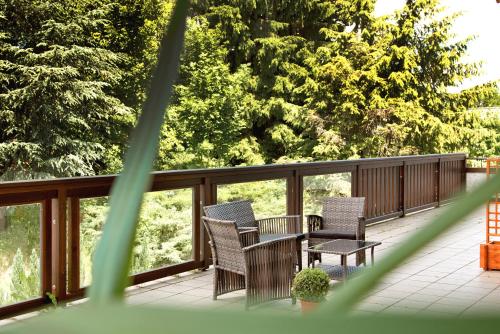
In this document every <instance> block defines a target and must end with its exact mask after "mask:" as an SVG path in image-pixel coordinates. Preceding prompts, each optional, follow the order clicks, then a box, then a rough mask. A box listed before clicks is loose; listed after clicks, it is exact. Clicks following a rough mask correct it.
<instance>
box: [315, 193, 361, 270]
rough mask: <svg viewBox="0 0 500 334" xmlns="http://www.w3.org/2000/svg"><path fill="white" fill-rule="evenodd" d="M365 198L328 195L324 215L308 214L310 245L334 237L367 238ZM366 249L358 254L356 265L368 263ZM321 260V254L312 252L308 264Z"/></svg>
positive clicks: (324, 204) (324, 205)
mask: <svg viewBox="0 0 500 334" xmlns="http://www.w3.org/2000/svg"><path fill="white" fill-rule="evenodd" d="M364 212H365V198H364V197H328V198H325V199H324V202H323V213H322V216H318V215H308V216H307V227H308V230H309V234H308V247H312V246H315V245H318V244H320V243H323V242H326V241H328V240H333V239H351V240H365V218H364ZM365 258H366V256H365V251H364V250H363V251H360V252H359V253H357V254H356V265H358V266H359V265H360V264H361V263H363V264H366V261H365ZM315 260H319V261H320V262H321V254H319V253H310V255H309V256H308V258H307V265H308V266H309V265H310V264H311V263H312V261H315Z"/></svg>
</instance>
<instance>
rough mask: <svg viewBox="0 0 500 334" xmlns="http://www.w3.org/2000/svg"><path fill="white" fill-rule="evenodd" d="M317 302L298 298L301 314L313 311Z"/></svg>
mask: <svg viewBox="0 0 500 334" xmlns="http://www.w3.org/2000/svg"><path fill="white" fill-rule="evenodd" d="M318 305H319V303H316V302H310V301H307V300H300V306H301V308H302V314H307V313H310V312H312V311H314V310H315V309H316V308H317V307H318Z"/></svg>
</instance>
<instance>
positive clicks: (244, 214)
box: [203, 200, 305, 271]
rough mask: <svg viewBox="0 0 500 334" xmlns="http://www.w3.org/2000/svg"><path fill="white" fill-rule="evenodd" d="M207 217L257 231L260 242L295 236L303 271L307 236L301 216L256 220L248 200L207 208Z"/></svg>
mask: <svg viewBox="0 0 500 334" xmlns="http://www.w3.org/2000/svg"><path fill="white" fill-rule="evenodd" d="M203 210H204V211H205V216H207V217H209V218H212V219H218V220H227V221H235V222H236V225H237V227H238V229H240V230H243V229H257V230H258V232H259V233H258V236H259V241H261V242H262V241H269V240H275V239H280V238H284V237H290V236H293V237H294V238H295V246H296V252H297V265H298V270H299V271H300V270H302V240H304V239H305V234H304V233H302V231H301V227H300V216H279V217H270V218H264V219H255V215H254V212H253V209H252V203H251V202H250V201H248V200H243V201H234V202H227V203H222V204H215V205H209V206H205V207H204V208H203Z"/></svg>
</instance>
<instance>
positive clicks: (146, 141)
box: [89, 0, 189, 302]
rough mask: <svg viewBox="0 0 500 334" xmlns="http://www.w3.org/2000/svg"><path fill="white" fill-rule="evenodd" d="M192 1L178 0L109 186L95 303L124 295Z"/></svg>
mask: <svg viewBox="0 0 500 334" xmlns="http://www.w3.org/2000/svg"><path fill="white" fill-rule="evenodd" d="M188 6H189V1H187V0H178V1H177V3H176V6H175V9H174V11H173V13H172V16H171V19H170V24H169V27H168V32H167V34H166V35H165V37H164V39H163V41H162V46H161V49H160V57H159V60H158V66H157V68H156V71H155V73H154V75H153V79H152V82H151V88H150V92H149V94H148V98H147V100H146V102H145V104H144V110H143V113H142V114H141V116H140V118H139V123H138V124H137V127H136V129H135V130H134V132H133V134H132V138H131V140H130V150H129V151H128V153H127V156H126V158H125V167H124V171H123V173H122V174H121V175H120V176H119V177H118V178H117V180H116V181H115V183H114V184H113V188H112V190H111V198H110V211H109V214H108V217H107V220H106V223H105V225H104V232H103V235H102V239H101V241H100V243H99V245H98V247H97V249H96V253H95V262H94V267H93V273H92V276H93V284H92V286H91V287H90V289H89V297H90V299H91V300H92V301H93V302H103V301H109V300H110V299H116V298H121V297H122V296H123V291H124V289H125V286H126V285H127V274H128V269H129V265H130V258H131V254H132V248H133V240H134V236H135V231H136V228H137V218H138V215H139V209H140V205H141V202H142V198H143V193H144V192H145V191H146V190H147V189H148V187H149V185H150V171H151V168H152V165H153V161H154V158H155V156H156V153H157V146H158V141H159V135H160V128H161V125H162V124H163V118H164V112H165V110H166V108H167V106H168V103H169V100H170V96H171V94H172V86H173V84H174V82H175V79H176V77H177V72H178V68H179V57H180V53H181V50H182V43H183V38H184V30H185V26H186V16H187V10H188Z"/></svg>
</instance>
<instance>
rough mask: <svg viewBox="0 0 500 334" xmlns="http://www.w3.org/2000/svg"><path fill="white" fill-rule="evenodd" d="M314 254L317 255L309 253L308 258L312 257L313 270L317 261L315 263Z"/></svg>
mask: <svg viewBox="0 0 500 334" xmlns="http://www.w3.org/2000/svg"><path fill="white" fill-rule="evenodd" d="M314 254H316V253H307V256H311V257H312V261H311V262H312V267H313V268H314V262H316V261H314V257H313V256H314Z"/></svg>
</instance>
